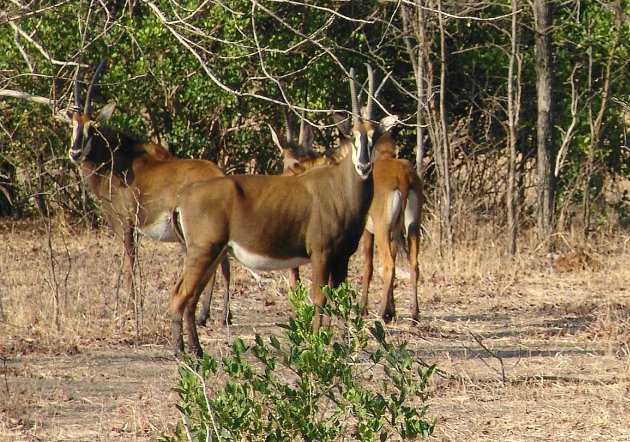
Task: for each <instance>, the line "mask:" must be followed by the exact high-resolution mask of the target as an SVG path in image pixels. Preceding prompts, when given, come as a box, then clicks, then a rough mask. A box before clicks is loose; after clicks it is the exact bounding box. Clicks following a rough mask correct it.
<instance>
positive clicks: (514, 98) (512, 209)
mask: <svg viewBox="0 0 630 442" xmlns="http://www.w3.org/2000/svg"><path fill="white" fill-rule="evenodd" d="M517 12H518V0H512V29H511V34H510V35H511V47H510V62H509V68H508V83H507V95H508V96H507V108H508V137H507V139H508V151H509V152H508V155H509V166H508V168H509V171H508V186H507V215H508V236H509V237H508V252H509V254H510V255H511V256H514V255H515V254H516V236H517V234H518V229H517V210H516V201H517V194H516V141H517V139H518V119H519V113H520V97H521V94H520V80H521V68H520V66H521V64H520V60H519V59H518V22H517V17H518V14H517ZM515 71H516V72H515Z"/></svg>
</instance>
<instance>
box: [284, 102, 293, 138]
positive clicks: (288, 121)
mask: <svg viewBox="0 0 630 442" xmlns="http://www.w3.org/2000/svg"><path fill="white" fill-rule="evenodd" d="M282 116H283V117H284V125H285V134H286V136H287V143H288V144H293V119H292V118H291V114H290V113H289V110H288V108H287V107H283V108H282Z"/></svg>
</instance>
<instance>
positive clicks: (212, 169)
mask: <svg viewBox="0 0 630 442" xmlns="http://www.w3.org/2000/svg"><path fill="white" fill-rule="evenodd" d="M104 67H105V61H104V60H103V61H102V62H101V64H100V65H99V67H98V68H97V70H96V72H95V73H94V76H93V77H92V81H91V82H90V85H89V87H88V90H87V93H86V96H85V105H84V107H83V111H82V112H81V110H80V109H81V91H80V89H81V86H80V79H79V77H80V72H79V71H77V79H76V82H75V92H74V95H75V106H76V107H75V108H73V109H71V110H70V111H69V115H68V116H69V117H70V118H71V120H72V145H71V148H70V151H69V156H70V159H71V160H72V162H73V163H75V164H77V165H78V166H79V167H80V170H81V175H82V177H83V180H84V181H85V183H86V185H87V186H88V188H89V189H90V191H91V192H92V193H93V194H94V195H95V196H96V197H97V198H98V199H99V200H100V202H101V204H102V207H103V211H104V213H105V215H106V218H107V220H108V222H109V224H110V226H111V227H112V229H113V230H114V232H115V233H116V234H117V235H118V236H120V237H122V239H123V241H124V246H125V267H126V269H125V273H126V279H127V284H128V287H129V289H130V292H131V295H132V296H133V297H134V298H135V296H134V294H135V285H134V283H133V272H134V270H135V263H136V236H135V235H136V233H142V234H144V235H146V236H148V237H150V238H153V239H156V240H158V241H164V242H173V241H177V240H178V237H177V236H176V235H175V233H174V232H173V230H172V224H171V216H172V214H173V209H174V208H175V200H176V197H177V194H178V192H179V190H180V189H181V188H182V187H183V186H184V185H186V184H189V183H191V182H195V181H201V180H205V179H208V178H212V177H219V176H224V174H223V172H222V171H221V169H219V167H218V166H217V165H215V164H214V163H212V162H211V161H207V160H195V159H181V158H177V157H175V156H173V155H171V154H170V153H169V152H168V150H166V149H165V148H164V147H162V146H161V145H159V144H154V143H146V142H142V141H139V140H137V139H135V138H133V137H131V136H129V135H127V134H125V133H123V132H120V131H117V130H115V129H113V128H110V127H107V126H106V125H105V123H106V122H107V121H108V120H109V118H110V117H111V115H112V113H113V111H114V107H115V104H114V103H110V104H108V105H106V106H105V107H104V108H103V109H102V110H101V111H100V113H99V114H98V116H97V117H96V118H92V106H91V101H92V93H93V90H94V86H95V84H96V83H97V81H98V78H99V77H100V76H101V74H102V72H103V69H104ZM222 271H223V276H224V278H225V283H226V290H225V294H224V311H223V318H222V321H223V322H229V321H230V312H229V307H228V299H229V280H230V268H229V263H228V262H227V260H225V261H224V262H223V263H222ZM213 278H214V275H213ZM213 282H214V280H213ZM211 288H212V286H211ZM211 296H212V293H211V291H210V292H209V293H208V297H211ZM207 302H208V303H209V299H208V300H207ZM206 319H207V316H206V317H203V316H202V317H200V318H199V321H200V323H202V324H205V321H206Z"/></svg>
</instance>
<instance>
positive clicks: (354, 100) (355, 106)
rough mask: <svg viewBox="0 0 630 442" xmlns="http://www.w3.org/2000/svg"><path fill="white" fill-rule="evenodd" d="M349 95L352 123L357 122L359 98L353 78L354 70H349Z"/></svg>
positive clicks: (355, 81)
mask: <svg viewBox="0 0 630 442" xmlns="http://www.w3.org/2000/svg"><path fill="white" fill-rule="evenodd" d="M350 95H351V96H352V122H353V123H356V122H357V121H359V115H361V114H360V111H359V97H357V80H356V78H355V76H354V68H350Z"/></svg>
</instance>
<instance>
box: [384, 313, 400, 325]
mask: <svg viewBox="0 0 630 442" xmlns="http://www.w3.org/2000/svg"><path fill="white" fill-rule="evenodd" d="M395 316H396V313H395V312H385V313H383V314H382V315H381V318H382V319H383V322H384V323H385V324H390V323H391V322H392V320H393V319H394V317H395Z"/></svg>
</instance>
